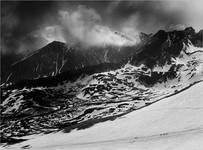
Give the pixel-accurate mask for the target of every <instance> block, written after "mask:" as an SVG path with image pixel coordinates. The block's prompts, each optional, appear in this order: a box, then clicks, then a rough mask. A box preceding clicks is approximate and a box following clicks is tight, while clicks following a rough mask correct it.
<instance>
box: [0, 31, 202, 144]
mask: <svg viewBox="0 0 203 150" xmlns="http://www.w3.org/2000/svg"><path fill="white" fill-rule="evenodd" d="M201 34H202V31H200V32H198V33H195V32H194V29H192V28H186V29H185V30H183V31H170V32H166V31H163V30H160V31H158V32H157V33H156V34H154V35H150V36H148V38H147V39H145V40H144V41H143V42H142V44H139V46H137V47H122V48H121V49H120V50H118V49H117V48H116V47H108V48H109V49H108V50H109V52H108V55H107V56H108V57H105V58H108V59H104V54H105V53H104V52H106V50H107V48H105V49H104V48H97V49H94V50H95V52H93V50H92V51H90V49H88V50H86V51H85V50H81V49H76V48H75V49H73V50H72V51H71V50H70V48H69V49H68V50H67V52H66V53H68V54H66V53H65V52H64V53H60V54H61V55H59V54H58V51H56V49H57V47H60V49H61V47H64V49H65V48H66V49H67V45H65V44H64V43H59V42H54V43H51V44H49V45H48V46H46V47H44V48H42V49H41V50H39V51H37V52H36V53H35V54H33V55H32V56H30V57H28V58H26V59H24V60H21V61H20V62H17V63H16V64H15V65H18V64H21V65H22V66H23V65H24V63H25V64H27V63H28V62H29V63H28V64H31V65H32V64H33V63H34V62H36V59H39V61H38V62H40V61H43V60H44V62H43V64H46V63H45V62H47V61H48V60H51V61H48V62H49V63H50V64H52V63H53V60H54V59H55V58H57V57H56V56H55V55H54V54H56V53H57V54H58V58H59V57H60V58H62V57H64V59H65V60H67V61H69V59H70V60H71V61H70V62H71V64H72V65H71V66H70V64H69V63H67V64H66V63H64V65H62V68H65V67H64V66H66V65H67V66H69V67H70V69H68V70H64V72H62V71H59V70H60V69H56V68H61V67H55V68H54V69H53V70H55V72H54V73H56V74H54V76H52V74H50V75H49V76H48V77H40V78H37V79H26V80H22V81H19V82H16V83H14V84H12V85H8V86H3V87H2V90H1V104H0V112H1V118H2V122H1V135H2V137H3V139H4V142H7V143H9V142H10V143H13V142H18V140H19V137H24V136H28V135H34V134H40V133H44V134H47V133H50V132H56V131H61V130H63V131H64V132H70V131H71V130H73V129H78V130H79V129H84V128H88V127H90V126H92V125H94V124H95V123H98V122H103V121H106V120H114V119H116V118H117V117H119V116H123V115H125V114H127V113H129V112H132V111H134V110H138V109H141V108H143V107H147V106H149V105H151V104H153V103H155V102H158V101H160V100H163V101H164V98H166V97H171V96H173V95H175V94H177V93H180V92H182V91H184V90H186V89H188V88H190V87H191V86H192V85H194V84H196V83H198V82H201V81H202V80H203V48H202V47H200V46H201V44H200V43H201V40H202V39H201V38H200V36H201ZM144 36H145V35H144ZM56 43H57V44H56ZM53 44H54V46H56V45H58V46H57V47H55V48H54V49H52V50H53V51H54V53H52V51H51V50H50V49H49V47H53ZM110 48H111V49H110ZM46 51H47V52H46ZM64 51H65V50H64ZM79 52H80V53H79ZM90 52H92V53H90ZM42 54H46V55H45V56H47V57H45V56H44V57H45V58H46V59H45V58H44V59H42V58H41V57H42V56H43V55H42ZM62 54H64V55H63V56H62ZM73 54H75V55H73ZM76 54H79V55H76ZM87 54H88V55H87ZM100 54H101V55H100ZM66 55H67V56H66ZM89 55H90V56H89ZM48 56H49V57H48ZM51 56H53V60H52V59H51V58H52V57H51ZM65 56H66V57H65ZM70 56H71V57H70ZM79 56H80V57H79ZM97 56H98V57H97ZM99 56H101V57H99ZM94 57H97V59H93V58H94ZM49 58H50V59H49ZM68 58H69V59H68ZM74 58H75V59H76V60H78V62H80V63H78V62H77V61H76V60H74ZM83 58H84V59H83ZM85 58H89V59H90V60H89V59H85ZM99 58H102V59H99ZM62 60H63V59H62ZM83 60H86V61H83ZM107 60H108V61H107ZM74 61H75V62H74ZM26 62H27V63H26ZM30 62H31V63H30ZM81 62H82V64H83V65H84V63H83V62H88V63H86V64H85V65H84V66H83V67H78V66H77V65H81V66H82V64H81ZM49 63H47V65H48V64H49ZM58 64H61V63H59V62H58ZM15 65H14V66H15ZM35 65H36V64H35ZM35 65H34V66H35ZM42 66H43V65H42ZM55 66H58V65H55ZM59 66H61V65H59ZM19 67H20V66H19ZM44 67H45V66H44ZM50 70H51V69H50ZM50 70H48V71H47V73H48V72H50ZM61 70H62V69H61ZM25 75H26V74H25ZM30 78H32V77H30ZM21 140H23V138H21Z"/></svg>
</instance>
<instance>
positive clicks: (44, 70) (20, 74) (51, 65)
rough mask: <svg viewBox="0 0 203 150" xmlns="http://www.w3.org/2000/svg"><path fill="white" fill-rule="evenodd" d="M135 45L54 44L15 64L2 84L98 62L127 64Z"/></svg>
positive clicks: (55, 73)
mask: <svg viewBox="0 0 203 150" xmlns="http://www.w3.org/2000/svg"><path fill="white" fill-rule="evenodd" d="M136 47H138V45H137V46H125V47H124V46H123V47H116V46H103V47H87V48H83V47H81V46H69V45H67V44H65V43H62V42H57V41H54V42H52V43H50V44H48V45H47V46H45V47H43V48H41V49H39V50H37V51H36V52H35V53H34V54H32V55H30V56H27V57H25V58H23V59H21V60H19V61H17V62H15V63H14V64H13V65H12V66H11V69H10V72H9V73H7V74H5V75H4V74H2V75H3V76H2V81H3V82H5V81H7V82H8V83H9V82H17V81H20V80H23V79H35V78H39V77H44V76H55V75H57V74H60V73H62V72H65V71H69V70H77V69H81V68H84V67H87V66H93V65H98V64H102V63H121V62H127V60H126V58H128V57H129V56H130V55H132V53H134V51H135V50H136Z"/></svg>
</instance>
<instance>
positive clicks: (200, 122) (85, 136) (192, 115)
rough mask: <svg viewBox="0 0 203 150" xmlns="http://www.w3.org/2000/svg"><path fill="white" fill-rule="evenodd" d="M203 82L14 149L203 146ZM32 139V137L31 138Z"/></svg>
mask: <svg viewBox="0 0 203 150" xmlns="http://www.w3.org/2000/svg"><path fill="white" fill-rule="evenodd" d="M202 89H203V82H200V83H198V84H196V85H194V86H192V87H191V88H189V89H187V90H185V91H183V92H181V93H179V94H177V95H174V96H171V97H169V98H166V99H164V100H162V101H159V102H157V103H155V104H153V105H150V106H148V107H145V108H143V109H140V110H137V111H134V112H132V113H130V114H127V115H125V116H122V117H119V118H117V119H116V120H115V121H106V122H104V123H98V124H96V125H94V126H93V127H91V128H88V129H84V130H79V131H77V130H74V131H72V132H71V133H69V134H67V133H63V132H58V133H52V134H49V135H43V136H38V137H35V138H33V139H32V138H30V140H28V141H26V142H23V143H20V144H16V145H13V146H10V147H9V148H12V149H19V148H21V147H27V148H28V147H30V148H32V149H49V150H51V149H53V150H56V149H58V150H59V149H60V150H68V149H78V150H82V149H87V150H90V149H93V150H97V149H101V150H103V149H108V150H114V149H132V150H149V149H150V150H168V149H170V150H200V149H203V143H202V140H203V119H201V117H200V116H202V115H203V99H202V98H203V92H202ZM28 138H29V137H28Z"/></svg>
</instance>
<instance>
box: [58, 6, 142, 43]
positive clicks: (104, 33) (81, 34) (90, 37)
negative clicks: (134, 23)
mask: <svg viewBox="0 0 203 150" xmlns="http://www.w3.org/2000/svg"><path fill="white" fill-rule="evenodd" d="M59 15H60V17H61V21H62V27H63V28H64V30H67V31H68V33H70V35H71V36H72V37H73V38H75V39H77V40H78V41H80V42H81V43H82V44H85V45H87V46H103V45H115V46H125V45H132V44H136V43H137V42H138V40H139V39H138V37H135V36H134V37H133V36H129V37H127V36H126V37H125V36H124V35H123V36H122V35H120V34H119V33H118V32H116V31H113V30H112V29H110V28H109V27H108V26H105V25H102V18H101V16H100V15H99V14H98V13H97V12H96V11H95V10H94V9H93V8H87V7H85V6H83V5H79V6H78V7H77V9H76V10H75V11H72V12H71V11H68V10H63V11H59ZM137 34H138V33H137ZM70 35H69V36H70Z"/></svg>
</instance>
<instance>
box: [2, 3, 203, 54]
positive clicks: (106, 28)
mask: <svg viewBox="0 0 203 150" xmlns="http://www.w3.org/2000/svg"><path fill="white" fill-rule="evenodd" d="M80 6H82V8H81V7H80ZM201 6H202V5H201V0H194V1H193V2H190V1H189V0H188V1H187V0H186V1H183V0H182V1H180V0H179V1H178V0H176V1H169V0H166V1H60V2H57V1H33V2H32V1H15V2H14V1H3V2H1V53H2V54H9V53H10V54H11V53H12V54H26V53H27V52H30V51H32V50H35V49H38V48H40V47H42V46H44V45H46V44H47V43H48V42H51V41H53V40H60V41H66V42H67V41H74V42H75V41H77V40H80V41H82V42H85V43H89V41H84V40H85V38H84V37H89V39H90V41H92V39H96V40H95V41H93V42H94V43H97V44H100V43H102V42H104V41H105V40H103V39H106V40H108V41H111V40H112V34H111V32H112V31H114V30H118V31H120V32H124V33H125V34H127V35H130V36H132V37H135V36H136V34H137V33H138V32H147V33H151V32H156V31H157V30H159V29H165V28H168V29H171V26H172V27H175V28H177V27H184V25H186V26H190V25H191V26H193V27H195V28H197V29H198V30H199V29H200V28H201V27H202V24H201V23H200V20H201V19H202V17H203V16H202V11H201ZM59 12H66V14H68V16H66V17H64V16H63V17H62V16H61V14H60V13H59ZM81 12H82V13H81ZM74 14H77V15H78V16H79V17H80V18H77V16H76V17H75V16H74ZM85 15H86V16H85ZM91 16H94V17H96V18H94V17H93V19H92V20H90V19H88V17H91ZM71 17H72V18H71ZM74 17H75V18H74ZM95 20H97V21H96V22H95ZM172 29H173V28H172ZM105 33H107V34H105ZM84 34H85V36H84ZM94 37H95V38H94ZM100 37H102V38H100ZM109 37H110V38H109ZM83 39H84V40H83ZM86 39H88V38H86ZM113 39H117V37H114V36H113ZM100 40H101V41H100ZM102 40H103V41H102ZM114 41H116V40H114ZM118 41H119V40H118ZM105 42H106V41H105ZM110 43H111V42H110ZM93 45H94V44H93Z"/></svg>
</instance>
